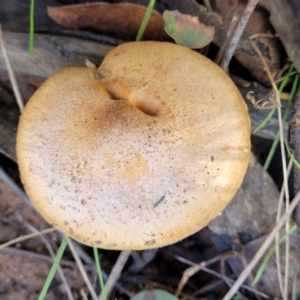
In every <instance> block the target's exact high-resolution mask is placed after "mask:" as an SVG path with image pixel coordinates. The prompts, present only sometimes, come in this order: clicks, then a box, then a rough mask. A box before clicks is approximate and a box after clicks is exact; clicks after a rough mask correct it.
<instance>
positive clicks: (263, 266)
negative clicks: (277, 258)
mask: <svg viewBox="0 0 300 300" xmlns="http://www.w3.org/2000/svg"><path fill="white" fill-rule="evenodd" d="M296 230H297V225H293V226H292V227H291V228H290V230H289V235H291V234H293V233H295V232H296ZM285 239H286V235H284V236H283V237H281V239H280V240H279V242H278V245H281V244H282V243H283V242H284V241H285ZM275 249H276V245H274V246H273V247H272V248H271V249H270V250H269V252H268V253H267V255H266V256H265V258H264V260H263V261H262V263H261V264H260V266H259V268H258V270H257V273H256V275H255V278H254V280H253V282H252V283H251V286H255V285H256V284H257V283H258V282H259V281H260V279H261V277H262V275H263V272H264V270H265V269H266V266H267V264H268V262H269V260H270V258H271V257H272V255H273V254H274V252H275Z"/></svg>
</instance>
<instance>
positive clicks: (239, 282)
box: [223, 191, 300, 300]
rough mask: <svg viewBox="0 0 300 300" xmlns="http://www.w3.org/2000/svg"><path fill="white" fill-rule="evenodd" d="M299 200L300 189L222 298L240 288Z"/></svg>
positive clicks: (231, 294) (226, 298) (226, 299)
mask: <svg viewBox="0 0 300 300" xmlns="http://www.w3.org/2000/svg"><path fill="white" fill-rule="evenodd" d="M299 202H300V191H299V192H298V193H297V194H296V196H295V197H294V199H293V201H292V202H291V203H290V206H289V209H288V210H287V211H286V212H285V213H284V214H283V216H282V217H281V218H280V220H279V221H278V222H277V224H276V226H275V227H274V228H273V230H272V231H271V233H270V234H269V236H268V237H267V238H266V240H265V241H264V243H263V244H262V246H261V247H260V248H259V250H258V251H257V253H256V254H255V255H254V257H253V258H252V260H251V261H250V263H249V264H248V266H247V267H246V268H245V269H244V271H243V272H242V273H241V275H240V276H239V278H238V279H237V281H236V282H235V283H234V285H233V286H232V287H231V289H230V290H229V291H228V293H227V294H226V295H225V297H224V298H223V300H230V299H231V297H233V296H234V295H235V293H236V292H237V290H238V289H239V288H240V286H241V285H242V283H243V282H244V281H245V280H246V278H247V277H248V275H249V274H250V273H251V271H252V270H253V268H254V267H255V265H256V264H257V263H258V261H259V260H260V259H261V258H262V256H263V255H264V253H265V252H266V251H267V249H268V247H269V246H270V245H271V243H272V242H273V240H274V238H275V236H276V234H277V232H278V231H279V230H280V228H281V227H282V226H283V225H284V224H285V222H286V219H287V218H290V216H291V214H292V212H293V211H294V209H295V207H296V206H297V204H298V203H299Z"/></svg>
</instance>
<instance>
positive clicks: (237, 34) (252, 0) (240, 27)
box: [220, 0, 258, 71]
mask: <svg viewBox="0 0 300 300" xmlns="http://www.w3.org/2000/svg"><path fill="white" fill-rule="evenodd" d="M257 3H258V0H249V1H248V3H247V5H246V7H245V11H244V13H243V15H242V17H241V19H240V20H239V22H238V24H237V26H236V29H235V31H234V33H233V35H232V40H231V42H230V43H229V44H230V47H227V50H226V51H225V53H224V56H223V58H222V61H221V63H220V67H221V68H222V69H223V70H225V71H226V70H228V65H229V62H230V60H231V58H232V56H233V54H234V52H235V49H236V47H237V45H238V43H239V41H240V38H241V35H242V33H243V31H244V29H245V26H246V25H247V23H248V21H249V18H250V16H251V14H252V12H253V10H254V8H255V6H256V4H257Z"/></svg>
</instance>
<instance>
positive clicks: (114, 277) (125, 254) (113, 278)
mask: <svg viewBox="0 0 300 300" xmlns="http://www.w3.org/2000/svg"><path fill="white" fill-rule="evenodd" d="M130 253H131V251H130V250H125V251H122V252H121V253H120V255H119V257H118V259H117V261H116V263H115V265H114V267H113V268H112V270H111V272H110V274H109V277H108V278H107V281H106V283H105V292H106V296H107V298H108V297H109V294H110V293H111V291H112V289H113V287H114V285H115V283H116V282H117V281H118V279H119V278H120V275H121V272H122V270H123V268H124V265H125V264H126V262H127V260H128V258H129V256H130ZM99 299H100V300H101V299H103V295H102V293H101V294H100V296H99Z"/></svg>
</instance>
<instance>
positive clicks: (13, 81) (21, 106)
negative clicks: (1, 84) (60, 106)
mask: <svg viewBox="0 0 300 300" xmlns="http://www.w3.org/2000/svg"><path fill="white" fill-rule="evenodd" d="M0 44H1V50H2V53H3V57H4V60H5V64H6V68H7V72H8V76H9V80H10V82H11V85H12V89H13V91H14V95H15V97H16V100H17V104H18V106H19V110H20V112H21V113H22V112H23V110H24V104H23V100H22V96H21V93H20V90H19V86H18V84H17V80H16V77H15V74H14V71H13V69H12V67H11V65H10V62H9V58H8V55H7V51H6V48H5V44H4V40H3V36H2V29H1V23H0Z"/></svg>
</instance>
